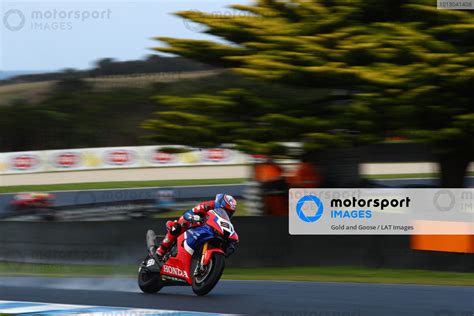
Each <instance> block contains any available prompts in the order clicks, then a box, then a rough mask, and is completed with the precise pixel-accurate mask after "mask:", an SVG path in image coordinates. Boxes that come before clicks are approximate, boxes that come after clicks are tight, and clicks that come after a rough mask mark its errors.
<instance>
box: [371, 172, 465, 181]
mask: <svg viewBox="0 0 474 316" xmlns="http://www.w3.org/2000/svg"><path fill="white" fill-rule="evenodd" d="M466 176H467V177H472V176H474V172H473V171H469V172H468V173H467V174H466ZM362 177H364V178H366V179H371V180H386V179H404V178H407V179H420V178H439V177H440V174H439V173H400V174H371V175H368V174H366V175H362Z"/></svg>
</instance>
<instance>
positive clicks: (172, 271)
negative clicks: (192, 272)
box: [163, 265, 188, 278]
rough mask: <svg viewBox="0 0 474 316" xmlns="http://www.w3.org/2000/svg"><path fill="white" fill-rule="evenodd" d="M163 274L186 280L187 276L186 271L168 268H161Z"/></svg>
mask: <svg viewBox="0 0 474 316" xmlns="http://www.w3.org/2000/svg"><path fill="white" fill-rule="evenodd" d="M163 272H166V273H170V274H174V275H176V276H179V277H182V278H188V274H187V273H186V271H183V270H181V269H179V268H175V267H170V266H166V265H165V266H163Z"/></svg>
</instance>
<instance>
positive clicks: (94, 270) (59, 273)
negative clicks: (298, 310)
mask: <svg viewBox="0 0 474 316" xmlns="http://www.w3.org/2000/svg"><path fill="white" fill-rule="evenodd" d="M136 271H137V267H136V266H135V265H118V266H97V265H94V266H82V265H45V264H9V263H0V276H49V277H74V276H75V277H86V276H87V277H131V278H134V277H136ZM223 278H224V279H229V280H281V281H284V280H287V281H320V282H361V283H392V284H435V285H466V286H474V273H462V272H442V271H430V270H413V269H373V268H359V267H290V268H227V269H226V270H225V272H224V276H223Z"/></svg>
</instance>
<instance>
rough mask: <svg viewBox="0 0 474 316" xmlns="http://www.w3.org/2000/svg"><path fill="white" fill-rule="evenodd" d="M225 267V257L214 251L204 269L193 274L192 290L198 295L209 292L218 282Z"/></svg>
mask: <svg viewBox="0 0 474 316" xmlns="http://www.w3.org/2000/svg"><path fill="white" fill-rule="evenodd" d="M224 267H225V257H224V255H223V254H221V253H214V254H213V255H212V258H211V259H210V260H209V263H208V264H207V266H206V267H205V270H204V271H202V272H200V273H199V274H198V275H195V276H193V285H192V288H193V292H194V293H196V294H197V295H199V296H203V295H206V294H207V293H209V292H210V291H211V290H212V289H213V288H214V287H215V286H216V284H217V282H219V280H220V278H221V276H222V273H223V272H224Z"/></svg>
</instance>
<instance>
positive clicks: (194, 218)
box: [183, 211, 201, 223]
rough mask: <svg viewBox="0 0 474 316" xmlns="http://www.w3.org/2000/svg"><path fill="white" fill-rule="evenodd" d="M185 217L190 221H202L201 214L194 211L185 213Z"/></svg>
mask: <svg viewBox="0 0 474 316" xmlns="http://www.w3.org/2000/svg"><path fill="white" fill-rule="evenodd" d="M183 218H184V219H185V220H186V221H188V222H190V223H197V222H199V221H201V216H199V215H196V214H194V213H193V211H187V212H186V213H184V215H183Z"/></svg>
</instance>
